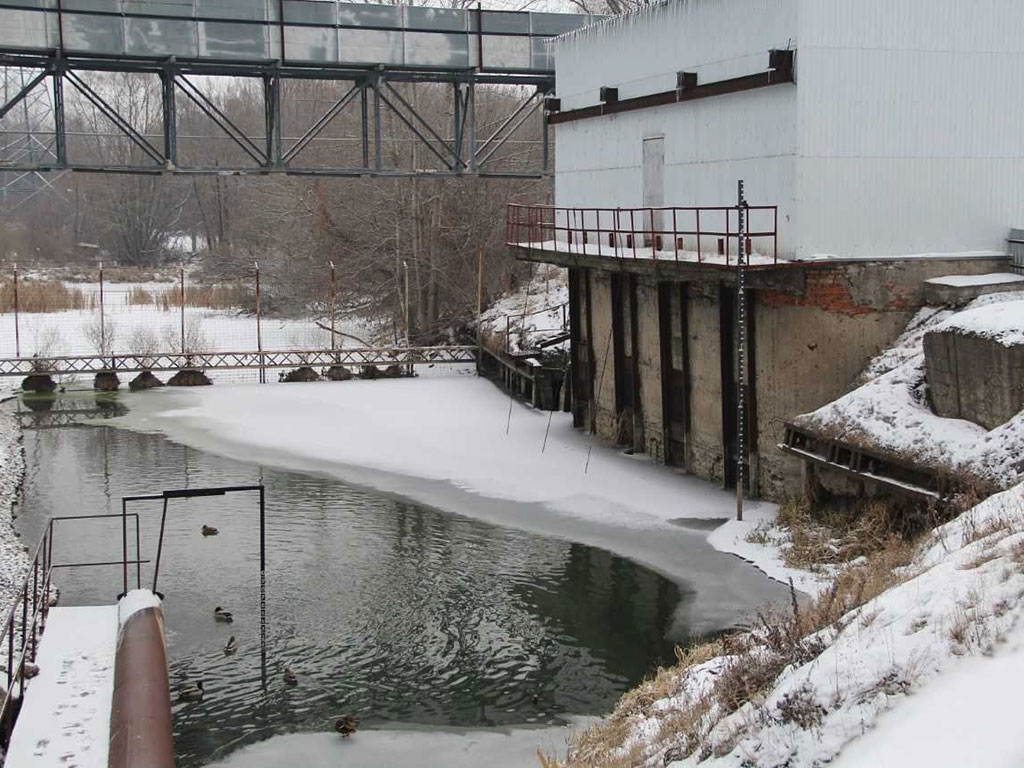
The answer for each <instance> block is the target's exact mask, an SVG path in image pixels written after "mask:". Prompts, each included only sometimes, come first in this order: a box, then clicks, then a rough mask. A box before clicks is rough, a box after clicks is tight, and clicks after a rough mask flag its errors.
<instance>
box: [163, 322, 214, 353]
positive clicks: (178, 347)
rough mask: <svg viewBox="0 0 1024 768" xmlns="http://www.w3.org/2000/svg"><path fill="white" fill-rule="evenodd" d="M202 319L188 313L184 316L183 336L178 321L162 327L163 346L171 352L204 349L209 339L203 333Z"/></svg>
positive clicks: (201, 350)
mask: <svg viewBox="0 0 1024 768" xmlns="http://www.w3.org/2000/svg"><path fill="white" fill-rule="evenodd" d="M202 325H203V320H202V318H201V317H199V316H197V315H189V316H187V317H186V318H185V327H184V338H183V331H182V326H181V324H180V323H168V324H167V325H165V326H164V327H163V340H164V346H165V348H166V349H168V350H169V351H171V352H181V353H183V354H187V353H189V352H204V351H206V349H207V347H208V345H209V340H208V339H207V338H206V334H205V333H203V328H202Z"/></svg>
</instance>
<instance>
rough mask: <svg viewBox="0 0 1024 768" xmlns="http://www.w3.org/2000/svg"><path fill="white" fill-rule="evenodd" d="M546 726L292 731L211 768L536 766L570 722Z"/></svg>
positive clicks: (561, 740)
mask: <svg viewBox="0 0 1024 768" xmlns="http://www.w3.org/2000/svg"><path fill="white" fill-rule="evenodd" d="M585 723H586V721H585V720H584V719H582V718H581V719H578V720H576V721H574V722H573V724H572V725H570V726H556V727H550V728H516V729H506V728H481V729H461V728H460V729H455V728H453V729H435V728H430V729H428V728H424V727H416V726H409V727H401V726H400V724H398V725H395V724H393V725H391V726H389V727H388V728H384V729H372V730H371V729H365V730H360V731H359V732H358V733H356V734H355V735H354V736H352V737H351V738H348V739H342V738H340V737H339V736H338V735H337V734H334V733H293V734H288V735H284V736H275V737H273V738H271V739H268V740H267V741H264V742H261V743H259V744H254V745H252V746H249V747H244V748H242V749H240V750H238V751H237V752H234V753H233V754H232V755H231V756H230V757H228V758H227V759H225V760H224V761H223V762H219V763H215V764H214V765H213V766H211V768H278V767H279V766H282V765H289V764H290V765H299V766H302V768H335V766H339V765H351V766H358V768H396V766H444V768H478V767H479V766H482V765H486V766H487V767H488V768H524V766H536V765H539V763H538V761H537V757H536V751H537V750H541V751H543V752H555V751H559V750H564V748H565V743H566V741H567V739H568V738H569V736H570V735H571V734H572V730H573V726H576V727H581V726H583V725H585Z"/></svg>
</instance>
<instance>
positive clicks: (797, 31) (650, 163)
mask: <svg viewBox="0 0 1024 768" xmlns="http://www.w3.org/2000/svg"><path fill="white" fill-rule="evenodd" d="M1022 30H1024V3H1021V2H1020V0H972V2H964V1H963V0H668V1H667V2H665V3H663V4H659V5H657V6H653V7H650V8H648V9H645V10H642V11H640V12H637V13H635V14H632V15H630V16H627V17H623V18H616V19H612V20H609V21H606V22H603V23H597V24H595V25H592V26H590V27H587V28H584V29H583V30H581V31H578V32H575V33H570V34H568V35H566V36H564V37H562V38H559V39H558V40H557V41H556V42H555V43H554V46H555V62H556V82H557V88H558V94H557V95H558V99H559V102H560V104H559V105H558V108H559V112H558V113H557V114H555V115H553V116H552V118H553V119H552V122H555V123H558V124H557V127H556V132H555V137H556V169H557V170H556V204H557V205H560V206H613V207H614V206H622V207H630V206H646V205H678V206H685V205H702V206H714V205H731V204H734V203H735V199H736V180H737V179H740V178H742V179H745V181H746V186H747V196H748V200H749V202H750V203H751V204H757V203H763V204H769V205H773V204H777V205H778V206H779V223H778V229H779V250H780V255H784V256H787V257H790V258H794V257H795V258H798V259H808V258H813V257H817V256H831V255H835V256H839V257H885V256H899V255H907V254H921V253H946V254H953V253H966V252H978V251H986V252H989V253H991V252H1000V253H1002V252H1005V238H1006V236H1007V232H1008V230H1009V227H1010V226H1011V225H1014V224H1018V223H1019V222H1021V221H1024V98H1021V95H1022V94H1024V33H1022ZM773 49H787V50H791V51H794V52H795V53H794V54H793V62H794V67H793V77H792V80H793V81H794V82H781V83H779V84H774V85H772V86H771V87H754V88H750V89H743V90H740V91H738V92H732V93H723V94H721V95H716V94H715V93H714V92H713V88H714V84H716V83H723V82H726V83H727V82H728V81H730V80H732V79H734V78H742V77H743V76H749V75H754V74H757V73H761V74H762V75H763V74H764V73H765V72H766V71H767V70H768V68H769V51H770V50H773ZM683 72H688V73H695V74H696V84H694V81H693V79H692V75H691V76H689V77H688V78H684V77H682V76H680V75H678V74H677V73H683ZM677 78H680V79H677ZM787 79H788V78H787ZM677 86H678V87H680V91H679V92H680V93H682V92H683V91H685V90H686V88H687V87H696V89H697V90H698V91H703V92H704V93H703V94H702V95H701V96H697V97H693V98H692V99H685V100H680V101H678V102H673V103H662V105H660V106H653V105H650V104H649V103H650V102H656V101H657V99H647V101H648V104H647V105H645V104H644V97H651V96H652V95H655V94H662V95H664V94H666V93H667V92H670V91H673V90H675V89H677ZM709 86H711V88H709ZM602 87H605V88H611V89H617V93H615V92H614V91H612V92H606V93H605V97H606V100H605V101H604V102H602V98H601V89H602ZM724 88H725V90H728V86H727V85H726V86H724ZM691 93H695V92H694V91H691ZM631 100H633V101H631ZM602 105H603V106H602ZM595 112H596V114H595ZM602 112H603V114H602ZM645 158H646V159H645ZM645 177H646V181H645Z"/></svg>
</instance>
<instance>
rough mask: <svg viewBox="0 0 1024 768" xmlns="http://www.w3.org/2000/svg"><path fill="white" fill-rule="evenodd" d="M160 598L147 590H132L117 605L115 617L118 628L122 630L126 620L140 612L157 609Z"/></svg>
mask: <svg viewBox="0 0 1024 768" xmlns="http://www.w3.org/2000/svg"><path fill="white" fill-rule="evenodd" d="M160 605H161V602H160V598H159V597H157V596H156V595H155V594H153V593H152V592H150V591H149V590H148V589H133V590H131V591H130V592H128V594H127V595H125V596H124V597H122V598H121V600H120V601H119V602H118V604H117V615H118V622H119V628H120V629H124V625H125V624H127V623H128V620H129V619H130V618H131V617H132V616H134V615H135V614H136V613H139V612H140V611H144V610H146V609H147V608H159V607H160Z"/></svg>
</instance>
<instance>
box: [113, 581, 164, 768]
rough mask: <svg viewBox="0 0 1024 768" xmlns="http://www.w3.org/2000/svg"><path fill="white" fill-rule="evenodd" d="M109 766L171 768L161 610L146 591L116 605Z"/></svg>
mask: <svg viewBox="0 0 1024 768" xmlns="http://www.w3.org/2000/svg"><path fill="white" fill-rule="evenodd" d="M118 616H119V620H120V627H119V629H118V635H117V653H116V656H115V660H114V697H113V701H112V702H111V709H110V757H109V760H108V766H109V768H174V741H173V739H172V736H171V694H170V685H169V678H168V674H167V649H166V645H165V639H164V620H163V610H162V608H161V607H160V600H159V599H158V598H157V597H156V596H155V595H154V594H153V593H152V592H149V591H148V590H134V591H132V592H129V593H128V594H127V595H126V596H125V597H124V598H123V599H122V600H121V602H120V603H119V605H118Z"/></svg>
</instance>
